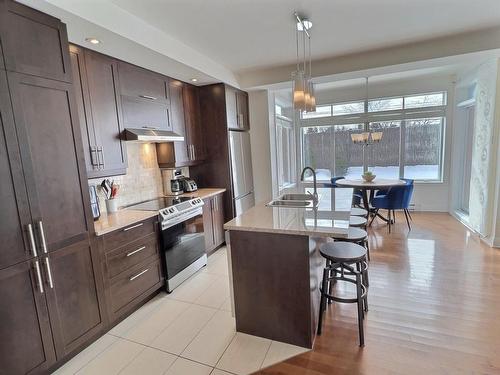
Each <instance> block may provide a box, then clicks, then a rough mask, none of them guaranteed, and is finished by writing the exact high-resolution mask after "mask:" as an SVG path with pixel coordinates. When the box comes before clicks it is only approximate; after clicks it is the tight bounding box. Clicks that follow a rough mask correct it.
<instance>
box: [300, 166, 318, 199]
mask: <svg viewBox="0 0 500 375" xmlns="http://www.w3.org/2000/svg"><path fill="white" fill-rule="evenodd" d="M307 170H310V171H311V172H312V174H313V182H314V193H313V194H311V193H310V192H308V193H309V194H311V195H312V197H313V202H314V207H316V206H317V205H318V185H317V182H316V171H315V170H314V169H313V168H311V167H305V168H304V169H303V170H302V173H301V174H300V181H304V175H305V173H306V171H307Z"/></svg>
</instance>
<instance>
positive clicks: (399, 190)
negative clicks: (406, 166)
mask: <svg viewBox="0 0 500 375" xmlns="http://www.w3.org/2000/svg"><path fill="white" fill-rule="evenodd" d="M403 180H404V181H405V182H406V184H405V185H402V186H392V187H390V188H389V189H387V190H385V191H384V192H382V193H380V192H379V193H378V194H375V196H374V197H373V198H372V200H371V204H372V206H373V207H374V208H375V214H376V213H377V212H378V210H380V209H385V210H387V211H388V219H389V220H388V224H389V233H390V232H391V223H392V220H391V212H392V215H393V216H394V217H395V212H394V210H403V212H404V214H405V218H406V224H407V225H408V229H409V230H411V225H410V220H411V216H410V212H409V210H408V208H409V206H410V201H411V197H412V195H413V180H411V179H403ZM375 216H376V215H374V216H373V218H372V221H371V222H370V224H371V223H372V222H373V220H374V218H375Z"/></svg>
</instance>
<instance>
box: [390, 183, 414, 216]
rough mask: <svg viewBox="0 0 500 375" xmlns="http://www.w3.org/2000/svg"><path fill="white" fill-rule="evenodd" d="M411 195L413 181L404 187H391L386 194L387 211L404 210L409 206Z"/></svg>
mask: <svg viewBox="0 0 500 375" xmlns="http://www.w3.org/2000/svg"><path fill="white" fill-rule="evenodd" d="M412 194H413V180H412V181H411V183H407V184H406V185H404V186H392V187H391V188H390V189H389V190H388V191H387V194H386V199H387V204H388V207H387V208H389V209H392V210H397V209H404V208H408V207H409V206H410V201H411V196H412Z"/></svg>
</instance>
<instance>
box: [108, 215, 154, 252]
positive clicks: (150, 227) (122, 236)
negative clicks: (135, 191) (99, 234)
mask: <svg viewBox="0 0 500 375" xmlns="http://www.w3.org/2000/svg"><path fill="white" fill-rule="evenodd" d="M157 227H158V219H157V218H156V217H154V218H151V219H148V220H144V221H141V222H139V223H136V224H131V225H129V226H127V227H125V228H122V229H118V230H115V231H114V232H111V233H108V234H105V235H104V236H103V243H104V248H105V249H106V250H111V249H116V248H117V247H120V246H124V245H126V244H128V243H130V242H131V241H134V240H136V239H137V238H139V237H144V236H147V235H148V234H151V233H156V230H157Z"/></svg>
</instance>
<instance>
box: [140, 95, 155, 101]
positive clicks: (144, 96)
mask: <svg viewBox="0 0 500 375" xmlns="http://www.w3.org/2000/svg"><path fill="white" fill-rule="evenodd" d="M139 96H140V97H141V98H143V99H149V100H156V99H157V98H156V97H155V96H150V95H143V94H141V95H139Z"/></svg>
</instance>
